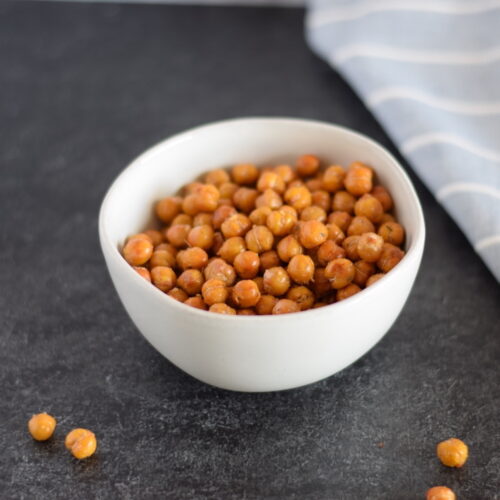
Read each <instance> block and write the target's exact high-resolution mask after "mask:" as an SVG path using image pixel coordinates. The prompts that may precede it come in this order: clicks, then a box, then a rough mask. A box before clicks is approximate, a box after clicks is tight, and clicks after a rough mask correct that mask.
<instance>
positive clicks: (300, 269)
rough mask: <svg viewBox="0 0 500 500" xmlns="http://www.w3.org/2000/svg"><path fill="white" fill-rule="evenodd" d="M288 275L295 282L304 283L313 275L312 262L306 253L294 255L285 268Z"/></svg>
mask: <svg viewBox="0 0 500 500" xmlns="http://www.w3.org/2000/svg"><path fill="white" fill-rule="evenodd" d="M286 270H287V272H288V275H289V276H290V278H292V280H293V281H295V283H298V284H299V285H305V284H306V283H309V282H310V281H311V280H312V279H313V276H314V262H313V260H312V259H311V257H309V256H308V255H295V256H294V257H292V258H291V259H290V262H289V263H288V267H287V268H286Z"/></svg>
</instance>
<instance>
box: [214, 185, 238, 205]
mask: <svg viewBox="0 0 500 500" xmlns="http://www.w3.org/2000/svg"><path fill="white" fill-rule="evenodd" d="M238 189H239V186H238V184H235V183H234V182H224V183H223V184H221V185H220V186H219V194H220V199H221V200H232V199H233V196H234V193H236V191H238ZM219 201H220V200H219Z"/></svg>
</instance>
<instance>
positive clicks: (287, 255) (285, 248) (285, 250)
mask: <svg viewBox="0 0 500 500" xmlns="http://www.w3.org/2000/svg"><path fill="white" fill-rule="evenodd" d="M276 250H277V251H278V256H279V258H280V259H281V260H282V261H283V262H289V261H290V259H291V258H292V257H294V256H295V255H299V254H301V253H303V252H304V249H303V248H302V245H301V244H300V243H299V242H298V240H297V238H295V237H294V236H292V235H291V234H290V235H288V236H285V237H284V238H283V239H282V240H281V241H280V242H279V243H278V245H277V247H276Z"/></svg>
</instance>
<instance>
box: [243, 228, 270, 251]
mask: <svg viewBox="0 0 500 500" xmlns="http://www.w3.org/2000/svg"><path fill="white" fill-rule="evenodd" d="M245 242H246V245H247V248H248V250H251V251H252V252H256V253H262V252H267V251H268V250H271V248H273V244H274V236H273V233H272V232H271V231H270V230H269V229H268V228H267V227H266V226H254V227H253V228H252V229H250V231H248V233H247V234H246V235H245Z"/></svg>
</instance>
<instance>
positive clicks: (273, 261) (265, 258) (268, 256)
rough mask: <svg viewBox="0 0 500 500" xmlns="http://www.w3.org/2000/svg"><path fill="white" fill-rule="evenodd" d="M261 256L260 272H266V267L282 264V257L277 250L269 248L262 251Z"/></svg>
mask: <svg viewBox="0 0 500 500" xmlns="http://www.w3.org/2000/svg"><path fill="white" fill-rule="evenodd" d="M259 257H260V268H259V269H260V272H262V273H263V272H264V271H265V270H266V269H270V268H271V267H276V266H279V265H280V263H281V262H280V258H279V255H278V252H276V250H268V251H267V252H264V253H261V254H260V255H259Z"/></svg>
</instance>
